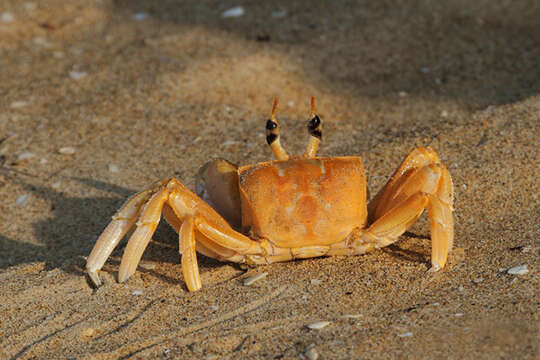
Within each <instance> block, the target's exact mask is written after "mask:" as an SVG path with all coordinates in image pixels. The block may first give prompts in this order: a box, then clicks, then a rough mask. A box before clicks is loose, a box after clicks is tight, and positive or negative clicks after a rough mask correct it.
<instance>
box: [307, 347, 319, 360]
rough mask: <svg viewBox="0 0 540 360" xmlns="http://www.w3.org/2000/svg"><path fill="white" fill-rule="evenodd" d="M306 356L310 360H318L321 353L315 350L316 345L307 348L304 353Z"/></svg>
mask: <svg viewBox="0 0 540 360" xmlns="http://www.w3.org/2000/svg"><path fill="white" fill-rule="evenodd" d="M304 356H305V357H306V358H308V359H309V360H317V359H318V358H319V353H318V352H317V349H315V345H314V344H311V345H310V346H308V347H307V348H306V351H305V352H304Z"/></svg>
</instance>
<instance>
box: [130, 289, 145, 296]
mask: <svg viewBox="0 0 540 360" xmlns="http://www.w3.org/2000/svg"><path fill="white" fill-rule="evenodd" d="M142 294H143V292H142V291H141V290H133V292H132V293H131V295H135V296H139V295H142Z"/></svg>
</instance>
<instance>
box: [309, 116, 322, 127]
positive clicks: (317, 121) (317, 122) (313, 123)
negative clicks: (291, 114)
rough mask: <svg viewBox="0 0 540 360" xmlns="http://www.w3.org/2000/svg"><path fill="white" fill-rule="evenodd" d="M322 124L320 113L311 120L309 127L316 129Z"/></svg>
mask: <svg viewBox="0 0 540 360" xmlns="http://www.w3.org/2000/svg"><path fill="white" fill-rule="evenodd" d="M320 124H321V119H320V118H319V115H315V116H314V117H313V118H312V119H311V120H309V123H308V128H309V129H310V130H315V129H316V128H317V127H319V125H320Z"/></svg>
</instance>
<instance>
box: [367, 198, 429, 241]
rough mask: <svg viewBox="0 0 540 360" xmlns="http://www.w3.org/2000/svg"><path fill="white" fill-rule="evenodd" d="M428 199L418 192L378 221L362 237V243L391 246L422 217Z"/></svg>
mask: <svg viewBox="0 0 540 360" xmlns="http://www.w3.org/2000/svg"><path fill="white" fill-rule="evenodd" d="M427 204H428V197H427V196H426V195H425V194H424V193H422V192H418V193H416V194H414V195H412V196H411V197H409V198H408V199H407V200H405V201H403V202H402V203H400V204H399V205H397V206H395V207H393V208H392V209H391V210H390V211H389V212H387V213H386V214H384V215H383V216H382V217H380V218H379V219H377V220H376V221H375V222H374V223H373V224H371V226H370V227H369V228H368V229H367V230H366V231H365V232H364V234H363V235H362V236H361V238H360V239H361V242H362V243H372V244H375V247H384V246H387V245H390V244H391V243H393V242H394V241H396V240H397V238H398V237H399V236H400V235H401V234H403V233H404V232H405V231H406V230H407V229H408V228H409V227H410V226H411V225H412V224H413V223H414V222H415V221H416V220H417V219H418V217H420V215H422V212H423V211H424V208H425V207H426V206H427Z"/></svg>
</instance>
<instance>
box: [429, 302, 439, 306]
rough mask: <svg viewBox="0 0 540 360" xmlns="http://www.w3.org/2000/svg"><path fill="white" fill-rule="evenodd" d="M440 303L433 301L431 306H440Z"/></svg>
mask: <svg viewBox="0 0 540 360" xmlns="http://www.w3.org/2000/svg"><path fill="white" fill-rule="evenodd" d="M440 305H441V303H438V302H434V303H433V304H431V306H440Z"/></svg>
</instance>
